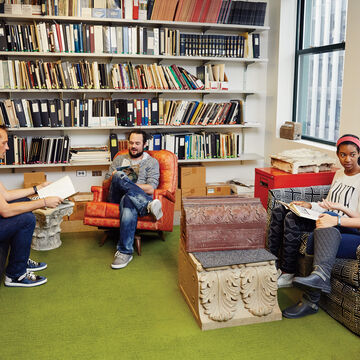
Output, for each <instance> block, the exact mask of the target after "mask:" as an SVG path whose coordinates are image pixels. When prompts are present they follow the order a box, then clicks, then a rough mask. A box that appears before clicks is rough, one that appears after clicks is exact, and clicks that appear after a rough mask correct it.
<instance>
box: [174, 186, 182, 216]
mask: <svg viewBox="0 0 360 360" xmlns="http://www.w3.org/2000/svg"><path fill="white" fill-rule="evenodd" d="M180 210H181V189H176V192H175V211H180Z"/></svg>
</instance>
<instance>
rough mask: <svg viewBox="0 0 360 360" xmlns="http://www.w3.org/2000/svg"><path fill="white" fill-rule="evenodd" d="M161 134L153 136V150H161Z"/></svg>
mask: <svg viewBox="0 0 360 360" xmlns="http://www.w3.org/2000/svg"><path fill="white" fill-rule="evenodd" d="M161 137H162V136H161V134H154V135H153V150H161Z"/></svg>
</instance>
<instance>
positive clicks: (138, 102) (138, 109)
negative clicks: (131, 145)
mask: <svg viewBox="0 0 360 360" xmlns="http://www.w3.org/2000/svg"><path fill="white" fill-rule="evenodd" d="M135 106H136V120H135V121H134V122H135V123H136V125H138V126H140V125H141V114H142V109H141V108H142V101H141V100H139V99H138V100H136V105H135Z"/></svg>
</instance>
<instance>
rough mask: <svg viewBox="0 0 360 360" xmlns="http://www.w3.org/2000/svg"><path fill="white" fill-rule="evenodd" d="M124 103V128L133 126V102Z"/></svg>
mask: <svg viewBox="0 0 360 360" xmlns="http://www.w3.org/2000/svg"><path fill="white" fill-rule="evenodd" d="M126 101H127V106H126V126H134V100H126Z"/></svg>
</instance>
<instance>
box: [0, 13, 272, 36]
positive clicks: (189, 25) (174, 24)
mask: <svg viewBox="0 0 360 360" xmlns="http://www.w3.org/2000/svg"><path fill="white" fill-rule="evenodd" d="M2 18H3V19H6V20H12V21H24V20H29V21H31V22H32V21H34V20H40V21H48V22H51V21H53V20H55V21H59V22H60V21H61V22H66V23H71V22H86V23H93V24H95V23H101V24H103V23H108V24H124V25H144V26H148V27H156V26H159V27H170V28H181V29H184V28H185V29H201V30H202V31H205V30H208V29H212V30H221V31H224V30H227V31H236V32H244V31H249V32H253V31H256V32H263V31H267V30H269V29H270V28H269V27H268V26H255V25H238V24H235V25H233V24H217V23H200V22H183V21H164V20H128V19H117V18H94V17H90V18H89V17H86V18H85V17H77V16H47V15H46V16H42V15H31V16H30V15H25V16H24V15H11V14H0V19H2Z"/></svg>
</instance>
